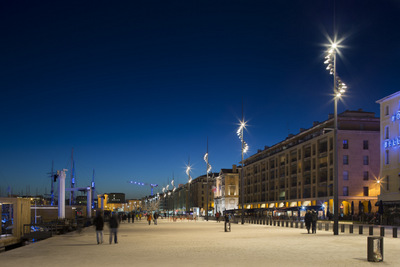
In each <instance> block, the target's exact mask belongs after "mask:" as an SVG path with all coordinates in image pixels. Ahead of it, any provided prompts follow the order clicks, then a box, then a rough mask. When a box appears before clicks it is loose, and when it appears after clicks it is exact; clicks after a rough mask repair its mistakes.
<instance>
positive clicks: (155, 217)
mask: <svg viewBox="0 0 400 267" xmlns="http://www.w3.org/2000/svg"><path fill="white" fill-rule="evenodd" d="M153 216H154V225H157V219H158V213H157V211H156V212H154V215H153Z"/></svg>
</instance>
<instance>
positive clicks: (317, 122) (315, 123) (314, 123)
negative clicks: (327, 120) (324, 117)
mask: <svg viewBox="0 0 400 267" xmlns="http://www.w3.org/2000/svg"><path fill="white" fill-rule="evenodd" d="M329 116H330V114H329ZM318 124H319V121H314V122H313V124H312V126H313V127H314V126H316V125H318Z"/></svg>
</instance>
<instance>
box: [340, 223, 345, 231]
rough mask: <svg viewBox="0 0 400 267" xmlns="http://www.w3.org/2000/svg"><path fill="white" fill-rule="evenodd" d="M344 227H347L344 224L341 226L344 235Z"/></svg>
mask: <svg viewBox="0 0 400 267" xmlns="http://www.w3.org/2000/svg"><path fill="white" fill-rule="evenodd" d="M344 227H345V225H344V224H342V225H340V230H341V232H342V233H344Z"/></svg>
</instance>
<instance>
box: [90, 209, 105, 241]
mask: <svg viewBox="0 0 400 267" xmlns="http://www.w3.org/2000/svg"><path fill="white" fill-rule="evenodd" d="M93 224H94V225H95V227H96V238H97V244H100V242H101V243H103V228H104V219H103V216H102V215H101V213H100V212H99V213H97V216H96V217H95V218H94V220H93Z"/></svg>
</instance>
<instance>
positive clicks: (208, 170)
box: [204, 138, 212, 221]
mask: <svg viewBox="0 0 400 267" xmlns="http://www.w3.org/2000/svg"><path fill="white" fill-rule="evenodd" d="M204 161H205V162H206V175H207V182H206V221H208V174H209V173H210V172H211V169H212V168H211V165H210V164H209V163H208V138H207V152H206V154H204Z"/></svg>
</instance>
